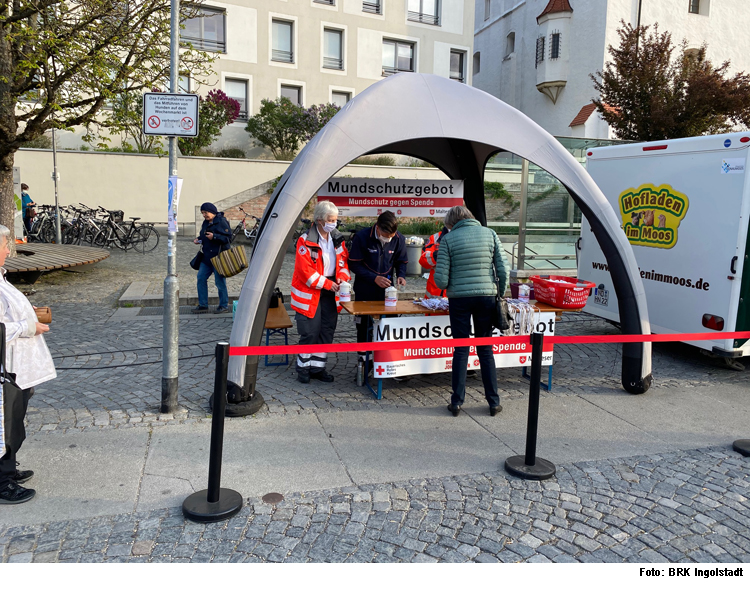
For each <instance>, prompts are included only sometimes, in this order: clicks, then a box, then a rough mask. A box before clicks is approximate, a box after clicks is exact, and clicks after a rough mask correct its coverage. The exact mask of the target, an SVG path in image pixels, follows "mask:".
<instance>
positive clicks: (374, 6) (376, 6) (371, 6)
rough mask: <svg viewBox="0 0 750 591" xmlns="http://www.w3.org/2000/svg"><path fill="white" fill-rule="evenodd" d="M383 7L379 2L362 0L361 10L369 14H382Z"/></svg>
mask: <svg viewBox="0 0 750 591" xmlns="http://www.w3.org/2000/svg"><path fill="white" fill-rule="evenodd" d="M382 10H383V8H382V7H381V5H380V2H362V12H369V13H370V14H382Z"/></svg>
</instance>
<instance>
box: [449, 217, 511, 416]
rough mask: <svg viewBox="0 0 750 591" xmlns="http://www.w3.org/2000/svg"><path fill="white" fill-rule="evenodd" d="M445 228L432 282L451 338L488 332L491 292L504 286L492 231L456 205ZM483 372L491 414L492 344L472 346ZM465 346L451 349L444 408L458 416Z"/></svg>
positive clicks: (495, 406) (503, 264)
mask: <svg viewBox="0 0 750 591" xmlns="http://www.w3.org/2000/svg"><path fill="white" fill-rule="evenodd" d="M445 227H446V228H448V230H449V232H448V234H446V235H445V236H443V240H442V241H441V243H440V250H439V251H438V257H437V265H436V267H435V285H437V286H438V287H439V288H441V289H445V290H446V295H447V296H448V302H449V305H448V311H449V314H450V322H451V332H452V333H453V338H454V339H462V338H463V339H465V338H468V337H469V336H471V321H472V319H473V320H474V336H477V337H488V336H491V335H492V330H493V316H494V314H495V295H496V294H497V291H498V284H499V285H500V286H501V287H500V289H502V293H501V294H500V295H501V296H502V295H503V294H504V293H505V290H506V289H507V288H508V264H507V261H506V259H505V253H504V252H503V248H502V245H501V244H500V240H499V239H498V237H497V234H496V233H495V232H494V231H493V230H491V229H489V228H486V227H484V226H482V225H481V224H480V223H479V222H478V221H477V220H475V219H474V216H473V215H472V214H471V212H470V211H469V210H468V209H467V208H466V207H463V206H461V205H458V206H456V207H453V208H451V209H450V210H449V211H448V213H447V214H446V216H445ZM477 356H478V357H479V364H480V367H481V372H482V382H483V384H484V396H485V398H486V399H487V402H488V404H489V405H490V415H491V416H493V417H494V416H495V415H496V414H497V413H499V412H500V411H501V410H502V407H501V406H500V397H499V396H498V394H497V374H496V371H495V357H494V356H493V354H492V346H491V345H487V346H482V347H477ZM468 362H469V347H455V348H454V350H453V364H452V372H453V373H452V386H453V394H452V395H451V403H450V404H449V405H448V410H449V411H450V412H451V413H453V416H454V417H457V416H458V413H459V412H460V411H461V406H462V405H463V403H464V398H465V395H466V371H467V368H468Z"/></svg>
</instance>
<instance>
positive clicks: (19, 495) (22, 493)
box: [0, 225, 57, 505]
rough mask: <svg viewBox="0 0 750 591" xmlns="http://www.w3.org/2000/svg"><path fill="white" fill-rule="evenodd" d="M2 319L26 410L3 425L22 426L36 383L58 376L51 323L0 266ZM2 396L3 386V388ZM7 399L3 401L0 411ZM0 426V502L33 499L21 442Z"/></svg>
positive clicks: (2, 248)
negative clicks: (48, 337) (20, 460)
mask: <svg viewBox="0 0 750 591" xmlns="http://www.w3.org/2000/svg"><path fill="white" fill-rule="evenodd" d="M9 240H10V231H9V230H8V228H6V227H5V226H2V225H0V267H2V266H3V265H5V259H6V257H7V256H8V255H9V254H10V245H9ZM0 272H2V277H0V322H2V323H3V324H4V325H5V342H6V352H5V363H6V365H7V367H6V371H7V372H8V373H12V374H15V375H16V384H17V385H18V387H19V388H21V389H22V390H23V412H22V413H19V414H20V415H21V416H17V415H16V416H10V417H7V416H4V417H3V419H4V424H3V425H2V427H5V426H8V425H14V426H16V427H15V428H19V426H22V425H23V420H24V416H25V415H26V409H27V407H28V404H29V398H31V396H32V395H33V394H34V386H37V385H38V384H41V383H43V382H47V381H49V380H52V379H54V378H55V377H57V374H56V373H55V365H54V363H53V361H52V356H51V355H50V352H49V349H47V345H46V343H45V342H44V337H43V336H42V334H43V333H45V332H47V331H48V330H49V326H47V325H46V324H42V323H40V322H37V317H36V312H35V311H34V306H32V305H31V303H30V302H29V300H27V299H26V296H25V295H23V294H22V293H21V292H20V291H18V290H17V289H16V288H15V287H13V286H12V285H11V284H10V283H8V280H7V279H6V277H5V269H2V268H0ZM0 361H2V360H0ZM0 398H2V389H0ZM3 402H4V401H3V400H0V414H4V413H2V411H1V409H3V408H4V405H2V403H3ZM2 427H0V454H2V455H0V504H2V505H16V504H18V503H25V502H26V501H30V500H31V499H33V498H34V495H35V494H36V491H34V490H33V489H30V488H24V487H23V486H21V484H22V483H24V482H26V481H27V480H29V479H30V478H31V477H32V476H33V475H34V473H33V472H32V471H31V470H18V469H17V468H16V466H17V464H16V454H17V453H18V448H19V447H20V444H16V446H15V447H16V449H13V448H12V447H11V445H10V443H11V442H10V441H8V438H7V437H4V436H3V433H4V428H2Z"/></svg>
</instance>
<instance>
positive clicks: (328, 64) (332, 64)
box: [323, 57, 344, 70]
mask: <svg viewBox="0 0 750 591" xmlns="http://www.w3.org/2000/svg"><path fill="white" fill-rule="evenodd" d="M323 67H324V68H328V69H329V70H343V69H344V60H343V59H341V58H338V57H324V58H323Z"/></svg>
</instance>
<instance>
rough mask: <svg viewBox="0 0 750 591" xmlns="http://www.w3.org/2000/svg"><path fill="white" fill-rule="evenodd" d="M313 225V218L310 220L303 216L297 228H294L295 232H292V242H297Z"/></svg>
mask: <svg viewBox="0 0 750 591" xmlns="http://www.w3.org/2000/svg"><path fill="white" fill-rule="evenodd" d="M311 225H312V221H311V220H308V219H307V218H302V219H301V220H300V221H299V223H298V224H297V228H296V229H295V230H294V234H292V243H293V244H297V240H299V237H300V236H302V234H307V232H308V230H309V229H310V226H311Z"/></svg>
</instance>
